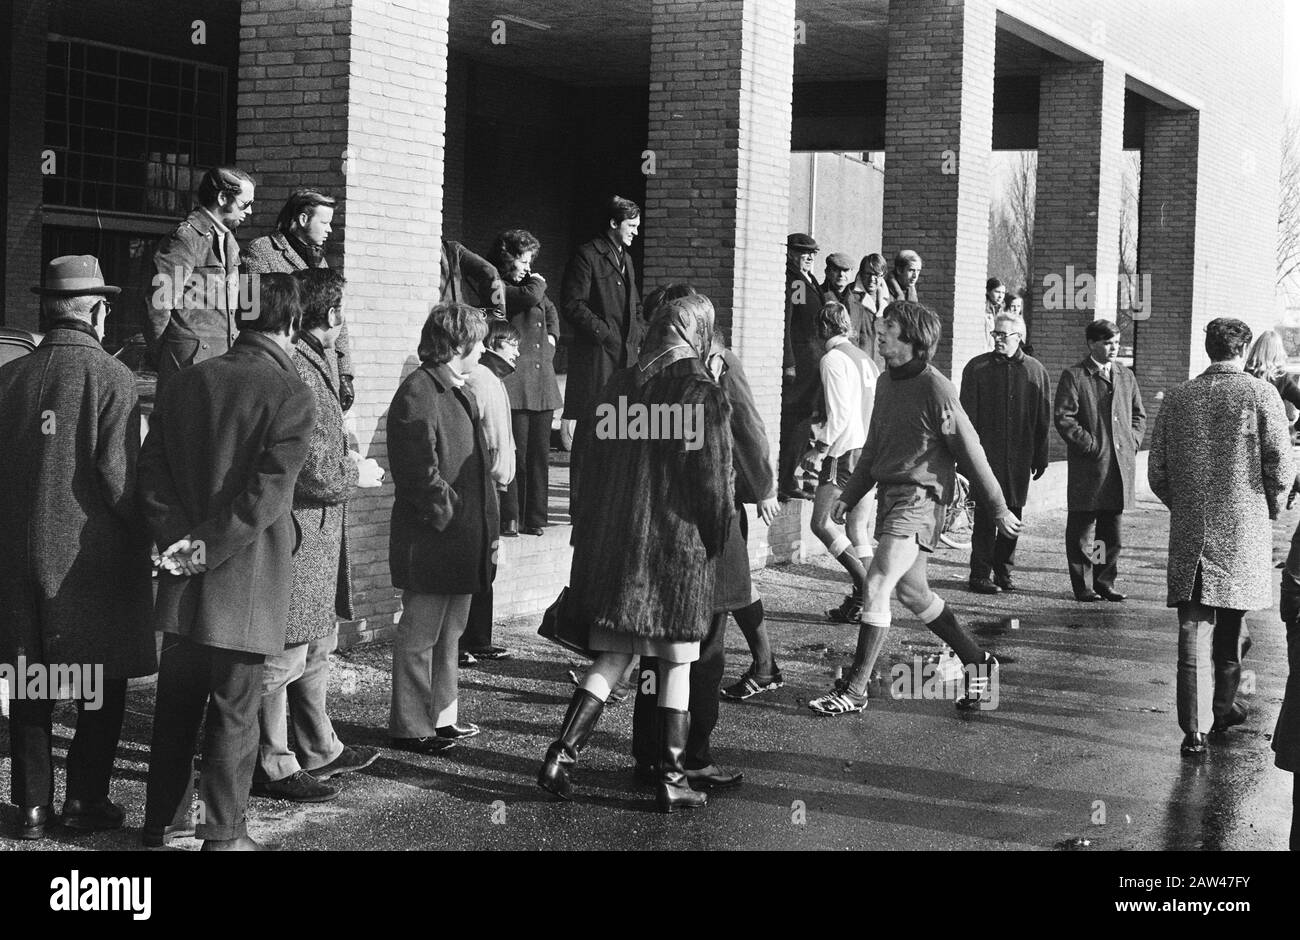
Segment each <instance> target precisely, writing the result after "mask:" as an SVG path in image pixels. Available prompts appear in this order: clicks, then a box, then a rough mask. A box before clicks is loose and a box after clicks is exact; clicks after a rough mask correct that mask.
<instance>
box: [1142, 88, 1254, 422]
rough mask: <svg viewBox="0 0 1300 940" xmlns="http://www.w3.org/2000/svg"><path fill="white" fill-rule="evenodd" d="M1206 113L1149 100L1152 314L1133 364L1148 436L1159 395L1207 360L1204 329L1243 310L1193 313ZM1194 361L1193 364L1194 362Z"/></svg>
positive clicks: (1146, 207) (1146, 152)
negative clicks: (1202, 116) (1203, 116)
mask: <svg viewBox="0 0 1300 940" xmlns="http://www.w3.org/2000/svg"><path fill="white" fill-rule="evenodd" d="M1200 151H1201V136H1200V114H1199V113H1198V112H1196V111H1172V110H1169V109H1167V108H1162V107H1160V106H1159V105H1155V104H1149V105H1147V117H1146V135H1145V137H1144V139H1143V142H1142V184H1141V190H1140V193H1139V210H1138V272H1139V279H1141V277H1143V276H1149V277H1150V279H1151V280H1150V296H1149V297H1148V298H1146V299H1147V301H1148V306H1149V308H1150V313H1151V316H1150V318H1149V319H1147V320H1142V321H1140V322H1139V323H1138V324H1137V361H1136V363H1135V366H1136V369H1137V377H1138V387H1139V389H1140V390H1141V392H1142V403H1143V404H1144V405H1145V406H1146V410H1147V434H1148V435H1150V433H1151V430H1152V429H1153V428H1154V427H1155V419H1156V415H1157V414H1159V412H1160V401H1159V400H1158V399H1157V397H1156V396H1157V395H1162V394H1163V392H1164V390H1165V389H1167V388H1170V387H1172V386H1174V385H1177V384H1179V383H1180V382H1185V381H1187V379H1188V378H1189V377H1190V376H1191V375H1192V374H1194V373H1197V372H1199V371H1201V369H1202V368H1203V367H1204V366H1205V365H1207V364H1208V357H1207V356H1206V354H1205V334H1204V328H1205V325H1206V324H1207V323H1209V322H1210V320H1212V319H1214V317H1216V316H1240V315H1241V314H1240V313H1239V312H1237V311H1232V310H1214V309H1206V310H1204V311H1202V312H1199V313H1198V315H1196V316H1195V317H1193V313H1192V311H1193V309H1194V308H1193V295H1192V294H1193V284H1194V282H1195V278H1196V196H1197V175H1198V166H1199V163H1200ZM1193 363H1195V365H1193Z"/></svg>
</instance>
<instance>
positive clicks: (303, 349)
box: [293, 333, 338, 398]
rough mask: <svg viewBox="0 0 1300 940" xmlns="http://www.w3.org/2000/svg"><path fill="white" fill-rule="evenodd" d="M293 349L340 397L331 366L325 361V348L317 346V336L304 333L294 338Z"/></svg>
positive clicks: (336, 395) (335, 394) (335, 395)
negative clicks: (331, 373) (331, 375)
mask: <svg viewBox="0 0 1300 940" xmlns="http://www.w3.org/2000/svg"><path fill="white" fill-rule="evenodd" d="M293 351H294V354H295V355H297V356H301V357H302V358H303V359H304V360H306V361H307V363H308V364H309V365H311V366H312V368H314V369H315V370H316V371H317V372H319V373H320V376H321V378H322V379H324V381H325V385H326V387H327V388H328V389H329V390H330V391H331V392H333V393H334V397H336V398H337V397H338V389H336V388H335V387H334V380H333V379H332V378H331V377H330V370H329V366H328V365H327V364H326V362H325V358H324V350H323V349H322V348H320V347H318V346H317V344H316V342H315V337H314V336H311V335H309V334H306V333H303V334H300V335H299V337H298V338H297V339H296V340H294V343H293Z"/></svg>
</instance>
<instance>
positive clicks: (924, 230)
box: [882, 0, 997, 381]
mask: <svg viewBox="0 0 1300 940" xmlns="http://www.w3.org/2000/svg"><path fill="white" fill-rule="evenodd" d="M996 33H997V28H996V12H995V9H994V6H993V4H992V3H991V2H988V0H908V2H906V3H891V4H890V5H889V56H888V60H887V75H886V79H885V84H886V95H885V98H886V102H885V210H884V212H885V217H884V237H883V239H882V242H883V248H884V251H883V254H884V255H885V260H886V263H889V264H892V263H893V257H894V255H895V254H896V253H897V252H898V251H900V250H902V249H904V248H910V249H912V250H913V251H916V252H917V253H919V254H920V255H921V259H922V261H923V262H924V270H923V271H922V274H921V280H920V281H919V282H918V284H917V294H918V296H919V297H920V298H921V301H922V302H923V303H924V304H925V305H926V306H928V307H930V308H931V309H932V310H934V311H935V312H936V313H938V314H939V316H940V317H941V318H942V320H943V342H942V343H941V344H940V346H939V351H938V355H937V357H936V361H935V365H936V366H938V367H939V368H940V369H942V370H943V371H945V372H949V373H950V374H951V375H952V377H953V380H954V381H958V380H959V379H960V377H961V369H962V368H963V366H965V364H966V362H967V361H968V360H970V359H971V358H972V357H974V356H976V355H978V354H979V353H980V352H982V351H983V349H984V340H983V337H982V333H983V329H984V318H983V311H984V299H983V298H984V281H985V279H986V278H987V276H988V275H987V267H988V225H989V166H990V161H991V156H992V148H993V56H994V47H995V41H996ZM950 370H951V371H950Z"/></svg>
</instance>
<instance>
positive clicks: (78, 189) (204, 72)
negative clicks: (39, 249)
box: [44, 38, 227, 216]
mask: <svg viewBox="0 0 1300 940" xmlns="http://www.w3.org/2000/svg"><path fill="white" fill-rule="evenodd" d="M46 65H47V85H46V97H45V128H46V140H45V146H46V147H49V148H50V149H53V150H54V151H55V152H56V153H57V154H58V155H59V161H58V168H59V173H58V174H57V177H58V178H57V179H50V178H47V179H46V180H45V181H44V182H45V189H44V197H45V202H46V204H47V205H51V206H68V207H73V208H87V209H101V210H104V211H110V212H111V211H118V212H147V213H157V214H160V215H166V216H174V215H178V214H180V213H182V212H184V211H185V210H187V209H188V208H189V206H190V198H191V193H190V183H191V181H192V178H191V174H190V172H189V168H190V167H193V166H207V165H211V164H213V163H219V162H221V161H222V160H223V159H225V156H226V154H227V143H226V87H227V86H226V82H227V70H226V69H223V68H217V67H215V66H210V65H205V64H202V63H182V62H180V61H177V60H174V59H167V58H163V57H161V56H153V55H148V54H146V53H141V52H135V51H133V50H129V49H117V48H115V47H113V46H106V45H102V44H99V43H90V42H83V41H81V40H74V39H63V38H54V39H51V40H50V41H49V44H48V53H47V57H46ZM199 89H202V90H203V92H205V93H204V94H201V95H200V94H197V92H198V90H199ZM108 158H115V159H108ZM181 168H184V169H183V171H182V172H178V169H181ZM128 181H129V185H123V184H124V183H128ZM115 184H116V185H115ZM138 187H144V188H143V189H140V188H138Z"/></svg>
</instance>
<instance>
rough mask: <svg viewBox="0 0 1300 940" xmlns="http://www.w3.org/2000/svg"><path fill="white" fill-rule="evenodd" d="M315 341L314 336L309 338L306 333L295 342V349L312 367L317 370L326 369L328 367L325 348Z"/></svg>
mask: <svg viewBox="0 0 1300 940" xmlns="http://www.w3.org/2000/svg"><path fill="white" fill-rule="evenodd" d="M314 340H315V337H314V336H309V335H308V334H306V333H303V334H300V335H299V336H298V338H297V339H296V340H294V341H293V348H294V350H295V351H296V352H297V353H298V355H300V356H302V357H303V358H304V359H306V360H307V361H308V362H310V363H311V364H312V365H314V366H316V368H318V369H325V368H326V366H325V350H324V347H322V346H320V345H319V344H318V343H316V342H314ZM326 371H328V370H326Z"/></svg>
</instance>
